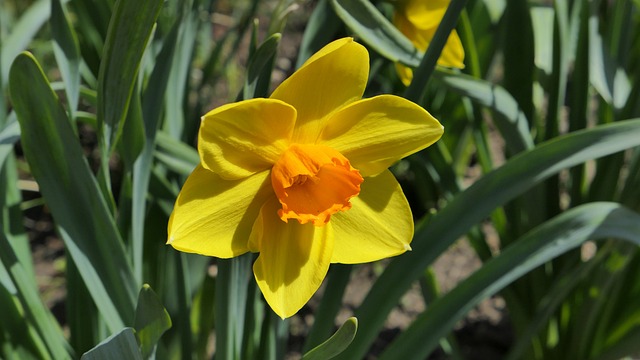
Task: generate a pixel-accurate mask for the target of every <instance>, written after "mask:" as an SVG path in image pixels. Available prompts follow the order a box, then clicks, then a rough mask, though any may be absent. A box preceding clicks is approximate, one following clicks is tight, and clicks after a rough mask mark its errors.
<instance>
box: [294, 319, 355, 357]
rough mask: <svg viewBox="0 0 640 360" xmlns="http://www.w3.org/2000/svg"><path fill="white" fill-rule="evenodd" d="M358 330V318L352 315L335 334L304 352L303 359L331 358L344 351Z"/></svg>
mask: <svg viewBox="0 0 640 360" xmlns="http://www.w3.org/2000/svg"><path fill="white" fill-rule="evenodd" d="M357 331H358V319H356V318H354V317H350V318H348V319H347V321H345V322H344V324H342V326H340V328H339V329H338V331H336V333H335V334H333V336H331V337H330V338H329V339H328V340H327V341H325V342H323V343H322V344H320V345H318V346H317V347H315V348H313V349H312V350H311V351H309V352H308V353H306V354H304V356H303V357H302V359H304V360H324V359H331V358H333V357H335V356H336V355H338V354H340V353H341V352H343V351H344V350H345V349H346V348H347V347H348V346H349V344H351V341H353V338H354V337H355V336H356V332H357Z"/></svg>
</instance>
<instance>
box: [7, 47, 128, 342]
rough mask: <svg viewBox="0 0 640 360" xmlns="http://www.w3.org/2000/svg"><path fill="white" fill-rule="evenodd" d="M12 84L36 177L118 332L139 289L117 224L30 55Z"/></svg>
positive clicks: (14, 70)
mask: <svg viewBox="0 0 640 360" xmlns="http://www.w3.org/2000/svg"><path fill="white" fill-rule="evenodd" d="M9 84H10V86H9V89H10V92H11V99H12V101H13V105H14V109H15V112H16V114H17V115H18V121H19V122H20V128H21V129H22V147H23V149H24V153H25V157H26V158H27V161H28V162H29V165H30V168H31V172H32V175H33V177H34V178H35V180H36V181H37V182H38V184H39V185H40V190H41V192H42V195H43V196H44V198H45V201H46V203H47V206H48V207H49V208H50V209H51V212H52V214H53V216H54V220H55V223H56V226H57V229H58V232H59V233H60V235H61V237H62V239H63V240H64V242H65V245H66V250H67V251H68V254H69V255H71V257H72V258H73V260H74V261H75V263H76V265H77V267H78V270H79V271H80V274H81V275H82V278H83V279H84V282H85V284H86V285H87V288H88V289H89V292H90V293H91V296H92V298H93V300H94V301H95V303H96V305H97V306H98V309H99V310H100V313H101V314H102V316H103V318H104V319H105V321H106V323H107V326H108V328H109V329H110V330H111V331H112V332H113V331H117V330H118V329H121V328H122V327H123V326H124V324H125V322H129V321H131V320H132V319H133V310H134V304H135V294H136V286H135V281H134V277H133V271H132V270H131V267H130V265H129V263H128V262H127V256H126V254H125V251H124V247H123V244H122V239H121V238H120V234H119V232H118V230H117V228H116V225H115V222H114V219H113V218H112V216H111V215H110V213H109V211H108V209H107V205H106V203H105V201H104V198H103V197H102V196H101V195H100V191H99V190H98V185H97V183H96V179H95V178H94V177H93V175H92V173H91V170H90V169H89V166H88V164H87V162H86V160H85V158H84V155H83V151H82V148H81V147H80V144H79V142H78V139H77V138H76V137H75V135H74V131H73V129H72V127H71V124H70V122H69V120H68V118H67V116H66V113H65V111H64V109H63V108H62V106H61V104H60V102H59V101H58V98H57V97H56V95H55V93H54V92H53V91H52V90H51V87H50V86H49V83H48V82H47V79H46V77H45V76H44V73H43V71H42V69H41V68H40V66H39V65H38V63H37V62H36V60H35V59H34V58H33V56H32V55H31V54H29V53H22V54H21V55H20V56H18V57H17V58H16V60H15V61H14V63H13V66H12V67H11V71H10V81H9ZM106 254H108V256H105V255H106Z"/></svg>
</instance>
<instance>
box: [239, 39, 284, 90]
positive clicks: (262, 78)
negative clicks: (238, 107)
mask: <svg viewBox="0 0 640 360" xmlns="http://www.w3.org/2000/svg"><path fill="white" fill-rule="evenodd" d="M281 38H282V35H280V34H279V33H277V34H273V35H271V36H269V37H268V38H267V39H266V40H265V41H264V42H263V43H262V44H261V45H260V47H259V48H258V49H257V50H256V51H255V52H254V53H253V54H252V55H251V58H250V59H249V64H248V66H247V78H246V79H245V83H244V88H243V90H242V96H243V98H244V99H251V98H254V97H266V96H267V95H268V92H269V83H270V81H271V71H272V70H273V61H274V60H275V55H276V52H277V51H278V44H280V39H281Z"/></svg>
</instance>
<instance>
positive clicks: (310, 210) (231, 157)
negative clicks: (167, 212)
mask: <svg viewBox="0 0 640 360" xmlns="http://www.w3.org/2000/svg"><path fill="white" fill-rule="evenodd" d="M368 73H369V54H368V53H367V50H366V49H365V48H364V47H363V46H362V45H360V44H358V43H356V42H354V41H353V39H350V38H345V39H341V40H337V41H334V42H332V43H330V44H329V45H327V46H325V47H324V48H323V49H321V50H320V51H319V52H318V53H316V54H315V55H313V56H312V57H311V58H310V59H309V60H307V62H306V63H305V64H304V65H303V66H302V67H301V68H300V69H299V70H298V71H296V72H295V73H294V74H293V75H292V76H291V77H290V78H288V79H287V80H285V81H284V82H283V83H282V84H281V85H280V86H279V87H278V88H277V89H276V90H275V91H274V93H273V94H272V95H271V97H270V98H268V99H251V100H245V101H240V102H237V103H233V104H227V105H224V106H221V107H219V108H216V109H214V110H212V111H210V112H209V113H207V114H206V115H204V116H203V118H202V124H201V127H200V132H199V137H198V141H199V142H198V152H199V154H200V159H201V162H200V164H199V165H198V166H197V167H196V169H195V170H194V171H193V173H192V174H191V175H190V176H189V178H188V179H187V181H186V183H185V184H184V186H183V188H182V190H181V192H180V194H179V195H178V199H177V200H176V203H175V207H174V210H173V213H172V214H171V218H170V220H169V229H168V232H169V240H168V244H171V246H173V247H174V248H176V249H177V250H180V251H185V252H191V253H198V254H203V255H209V256H215V257H219V258H231V257H234V256H238V255H241V254H244V253H246V252H248V251H251V252H258V253H259V256H258V258H257V260H256V261H255V263H254V265H253V272H254V275H255V279H256V281H257V283H258V286H259V287H260V290H261V291H262V294H263V295H264V297H265V299H266V301H267V302H268V303H269V305H270V306H271V308H272V309H273V310H274V311H275V312H276V313H277V314H278V315H279V316H280V317H282V318H285V317H289V316H291V315H293V314H295V313H296V312H297V311H298V310H299V309H300V308H301V307H302V306H303V305H304V304H305V303H306V302H307V301H308V300H309V299H310V298H311V296H312V295H313V294H314V293H315V291H316V290H317V289H318V287H319V286H320V284H321V283H322V280H323V279H324V277H325V275H326V274H327V270H328V269H329V264H330V263H347V264H353V263H362V262H369V261H374V260H378V259H382V258H386V257H390V256H395V255H398V254H401V253H403V252H405V251H407V250H410V247H409V243H410V241H411V238H412V236H413V221H412V218H411V211H410V209H409V206H408V204H407V200H406V199H405V197H404V194H403V193H402V190H401V188H400V186H399V184H398V182H397V181H396V180H395V178H394V177H393V175H392V174H391V172H390V171H389V170H387V168H388V167H389V166H390V165H391V164H393V163H394V162H396V161H398V160H400V159H401V158H403V157H405V156H407V155H409V154H412V153H414V152H416V151H419V150H421V149H424V148H425V147H427V146H429V145H431V144H432V143H434V142H435V141H437V140H438V139H439V138H440V136H441V135H442V132H443V128H442V125H440V123H439V122H438V121H437V120H436V119H434V118H433V117H432V116H431V115H430V114H429V113H428V112H427V111H425V110H424V109H422V108H421V107H420V106H418V105H416V104H414V103H412V102H410V101H408V100H405V99H403V98H401V97H397V96H392V95H380V96H376V97H373V98H368V99H361V98H362V95H363V92H364V89H365V86H366V83H367V77H368Z"/></svg>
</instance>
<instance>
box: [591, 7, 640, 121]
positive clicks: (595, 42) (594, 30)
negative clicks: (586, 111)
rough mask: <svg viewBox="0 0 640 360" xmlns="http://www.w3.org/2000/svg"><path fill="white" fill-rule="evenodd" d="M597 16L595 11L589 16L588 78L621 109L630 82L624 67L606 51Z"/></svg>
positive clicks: (604, 96)
mask: <svg viewBox="0 0 640 360" xmlns="http://www.w3.org/2000/svg"><path fill="white" fill-rule="evenodd" d="M598 17H599V15H598V14H597V13H593V14H592V15H591V16H590V17H589V59H590V62H589V63H590V65H591V67H590V69H589V70H590V80H591V84H592V85H593V87H594V88H595V89H596V90H597V91H598V93H599V94H600V95H601V96H602V97H603V98H604V99H605V100H606V101H607V102H608V103H610V104H611V105H613V106H614V107H615V108H616V109H621V108H622V107H623V106H624V105H625V103H626V102H627V98H628V97H629V93H630V92H631V82H630V81H629V77H628V76H627V74H626V72H625V71H624V69H623V68H621V67H620V66H619V65H618V64H617V63H616V62H615V60H614V58H613V57H612V56H611V55H610V54H609V53H608V51H607V47H606V46H605V44H604V43H603V39H602V35H600V30H599V29H600V24H599V19H598Z"/></svg>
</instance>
